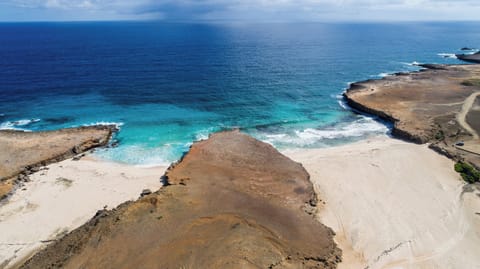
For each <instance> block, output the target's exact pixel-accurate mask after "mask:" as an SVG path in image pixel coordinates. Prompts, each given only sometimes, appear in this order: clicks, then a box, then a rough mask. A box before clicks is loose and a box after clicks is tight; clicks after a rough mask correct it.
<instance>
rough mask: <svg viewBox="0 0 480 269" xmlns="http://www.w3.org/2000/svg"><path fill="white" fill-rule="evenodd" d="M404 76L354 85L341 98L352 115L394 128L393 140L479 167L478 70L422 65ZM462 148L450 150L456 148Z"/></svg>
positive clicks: (469, 67)
mask: <svg viewBox="0 0 480 269" xmlns="http://www.w3.org/2000/svg"><path fill="white" fill-rule="evenodd" d="M422 67H424V68H427V69H424V70H421V71H419V72H412V73H409V74H408V75H405V74H402V75H394V76H388V77H385V78H383V79H380V80H368V81H363V82H358V83H353V84H352V85H351V87H350V89H348V90H347V92H346V93H345V94H344V97H345V99H346V100H347V103H348V104H349V105H350V106H351V107H352V108H354V109H357V110H360V111H362V112H366V113H369V114H373V115H376V116H379V117H381V118H382V119H385V120H388V121H390V122H393V123H394V127H393V131H392V133H393V135H394V136H397V137H400V138H403V139H406V140H409V141H413V142H416V143H427V142H430V143H433V145H432V147H433V148H434V149H436V150H437V151H439V152H442V153H443V154H445V155H447V156H449V157H453V158H456V159H467V160H468V161H469V162H471V163H472V164H474V165H475V166H477V167H480V155H479V154H480V141H479V140H478V134H479V133H480V129H479V125H478V122H480V118H478V115H479V114H478V113H476V112H474V111H473V110H472V108H473V109H475V106H474V104H476V102H475V99H476V98H478V96H479V95H480V94H479V93H480V65H422ZM460 141H461V142H462V143H459V144H460V145H461V146H454V144H457V142H460Z"/></svg>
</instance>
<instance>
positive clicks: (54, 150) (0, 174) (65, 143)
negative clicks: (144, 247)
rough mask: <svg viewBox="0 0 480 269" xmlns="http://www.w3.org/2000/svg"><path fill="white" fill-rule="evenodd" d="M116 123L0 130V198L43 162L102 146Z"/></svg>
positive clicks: (45, 163)
mask: <svg viewBox="0 0 480 269" xmlns="http://www.w3.org/2000/svg"><path fill="white" fill-rule="evenodd" d="M115 131H116V127H115V126H91V127H79V128H70V129H62V130H57V131H47V132H23V131H10V130H5V131H0V199H4V198H5V197H7V196H8V194H10V193H11V192H12V190H14V188H15V186H17V185H18V184H21V182H25V181H28V175H29V174H31V173H33V172H36V171H38V169H39V168H40V167H42V166H45V165H47V164H50V163H55V162H59V161H61V160H65V159H67V158H70V157H73V156H74V155H77V154H80V153H82V152H85V151H88V150H90V149H92V148H95V147H99V146H105V145H106V144H107V143H108V142H109V140H110V138H111V137H112V134H113V133H114V132H115Z"/></svg>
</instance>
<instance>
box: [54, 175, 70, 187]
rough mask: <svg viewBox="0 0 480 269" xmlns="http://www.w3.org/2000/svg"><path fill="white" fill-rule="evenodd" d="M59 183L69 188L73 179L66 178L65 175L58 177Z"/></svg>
mask: <svg viewBox="0 0 480 269" xmlns="http://www.w3.org/2000/svg"><path fill="white" fill-rule="evenodd" d="M56 182H57V184H61V185H64V186H65V187H66V188H69V187H71V186H72V184H73V180H71V179H68V178H64V177H59V178H57V179H56Z"/></svg>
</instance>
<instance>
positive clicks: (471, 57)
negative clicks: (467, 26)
mask: <svg viewBox="0 0 480 269" xmlns="http://www.w3.org/2000/svg"><path fill="white" fill-rule="evenodd" d="M455 56H457V58H458V59H460V60H462V61H465V62H471V63H480V51H479V52H476V53H473V54H457V55H455Z"/></svg>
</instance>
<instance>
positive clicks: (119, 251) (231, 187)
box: [22, 131, 341, 269]
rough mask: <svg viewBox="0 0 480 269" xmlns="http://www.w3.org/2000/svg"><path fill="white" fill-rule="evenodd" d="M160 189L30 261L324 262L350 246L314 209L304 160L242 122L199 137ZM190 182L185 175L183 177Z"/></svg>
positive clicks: (109, 264)
mask: <svg viewBox="0 0 480 269" xmlns="http://www.w3.org/2000/svg"><path fill="white" fill-rule="evenodd" d="M164 180H165V181H166V182H168V184H166V186H165V187H163V188H161V189H160V190H159V191H157V192H154V193H151V194H149V195H145V196H143V197H141V198H140V199H139V200H137V201H135V202H127V203H125V204H123V205H121V206H119V207H118V208H116V209H113V210H111V211H105V212H101V213H99V214H97V216H95V217H94V218H93V219H92V220H91V221H89V222H88V223H86V224H84V225H83V226H81V227H79V228H78V229H76V230H74V231H72V232H71V233H69V234H68V235H66V236H65V237H63V238H62V239H60V240H58V241H56V242H53V243H52V244H51V245H49V246H47V247H46V248H45V249H43V250H41V251H40V252H39V253H37V254H36V255H35V256H33V257H32V258H31V259H30V260H28V261H27V262H26V263H25V264H24V265H23V266H22V268H138V267H139V266H140V267H141V268H273V267H275V268H319V269H333V268H336V266H337V263H338V262H340V260H341V251H340V250H339V249H338V248H337V247H336V244H335V242H334V241H333V236H334V233H333V231H332V230H330V229H329V228H328V227H326V226H324V225H323V224H321V223H320V222H318V221H317V220H316V219H315V218H314V216H312V215H309V214H308V213H311V212H312V210H313V209H314V207H315V205H316V201H317V197H316V194H315V192H314V190H313V185H312V183H311V182H310V180H309V175H308V173H307V172H306V170H305V169H304V168H303V167H302V165H301V164H299V163H295V162H293V161H292V160H290V159H288V158H287V157H286V156H284V155H282V154H281V153H279V152H278V151H277V150H276V149H274V148H273V147H272V146H271V145H268V144H266V143H263V142H260V141H258V140H255V139H254V138H252V137H250V136H247V135H245V134H242V133H240V132H238V131H234V132H221V133H216V134H214V135H212V136H211V137H210V138H209V139H208V140H203V141H200V142H196V143H195V144H193V145H192V147H191V148H190V151H189V152H188V153H187V154H186V155H185V156H184V157H183V158H182V160H181V161H180V162H178V163H176V164H174V165H172V166H171V167H170V168H169V169H168V170H167V172H166V174H165V177H164ZM185 182H186V183H187V184H185V185H184V184H182V183H185Z"/></svg>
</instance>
